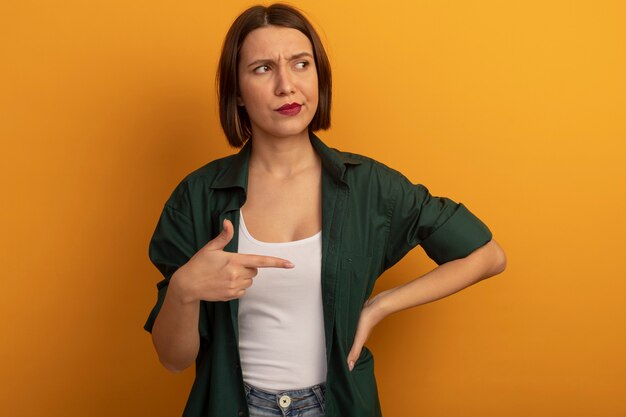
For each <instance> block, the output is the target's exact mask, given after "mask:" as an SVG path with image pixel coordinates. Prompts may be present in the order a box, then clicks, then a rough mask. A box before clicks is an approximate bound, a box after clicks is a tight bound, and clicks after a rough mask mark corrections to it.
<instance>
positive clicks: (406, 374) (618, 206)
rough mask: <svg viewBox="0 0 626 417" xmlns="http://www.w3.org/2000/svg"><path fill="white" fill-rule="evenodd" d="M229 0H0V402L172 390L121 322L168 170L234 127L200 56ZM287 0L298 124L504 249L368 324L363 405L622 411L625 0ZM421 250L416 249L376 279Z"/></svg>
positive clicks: (169, 179) (162, 396)
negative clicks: (469, 276)
mask: <svg viewBox="0 0 626 417" xmlns="http://www.w3.org/2000/svg"><path fill="white" fill-rule="evenodd" d="M251 4H253V3H251V2H248V1H230V2H219V3H218V2H200V1H187V2H169V1H151V2H148V1H134V2H126V1H120V0H111V1H108V2H85V1H76V0H72V1H65V2H52V1H37V2H35V1H20V2H4V3H3V5H2V6H0V19H1V21H0V72H1V74H0V82H1V83H2V86H1V88H0V117H1V118H2V122H1V123H0V137H1V139H2V155H3V158H2V164H0V169H1V170H2V175H1V178H2V194H3V196H4V197H3V201H4V203H2V210H3V214H2V216H1V220H0V222H1V224H0V227H1V230H2V233H1V235H2V239H1V242H2V243H1V245H2V246H1V247H0V250H1V252H0V253H1V254H2V261H1V262H2V263H1V264H2V267H3V274H2V276H3V278H2V283H3V284H2V301H1V302H0V317H2V320H1V321H0V334H1V335H2V340H3V342H2V343H1V345H0V357H1V358H2V366H1V367H0V369H1V370H0V373H1V374H0V377H1V379H0V381H1V382H0V384H2V386H1V389H0V404H1V406H0V407H1V408H2V414H3V415H7V416H9V415H10V416H59V417H61V416H85V415H86V416H175V415H180V413H181V411H182V408H183V406H184V403H185V401H186V398H187V394H188V392H189V387H190V384H191V381H192V378H193V370H191V369H190V370H188V371H186V372H184V373H182V374H180V375H172V374H169V373H168V372H167V371H166V370H165V369H164V368H162V367H161V365H160V364H159V362H158V360H157V357H156V354H155V352H154V350H153V347H152V343H151V340H150V337H149V334H148V333H146V332H144V331H143V330H142V325H143V323H144V321H145V318H146V316H147V314H148V312H149V310H150V308H151V307H152V305H153V303H154V301H155V299H156V288H155V284H156V282H157V281H158V280H159V279H160V275H159V274H158V271H157V270H156V269H155V268H154V267H153V266H152V265H151V264H150V263H149V261H148V258H147V245H148V240H149V238H150V236H151V234H152V231H153V230H154V227H155V225H156V221H157V218H158V215H159V213H160V211H161V209H162V206H163V203H164V202H165V199H166V198H167V197H168V196H169V194H170V192H171V191H172V189H173V187H174V186H175V185H176V184H177V183H178V181H180V179H181V178H182V177H183V176H184V175H186V174H187V173H188V172H190V171H192V170H193V169H195V168H197V167H199V166H200V165H203V164H204V163H206V162H208V161H209V160H212V159H214V158H216V157H219V156H223V155H226V154H228V153H230V152H232V150H231V149H229V148H228V147H227V145H226V143H225V140H224V138H223V134H222V132H221V130H220V127H219V123H218V119H217V112H216V99H215V91H214V87H213V80H214V75H215V69H216V64H217V58H218V54H219V50H220V47H221V43H222V40H223V37H224V34H225V33H226V30H227V28H228V26H229V25H230V23H231V22H232V21H233V19H234V18H235V17H236V15H237V14H238V13H240V12H241V11H242V10H243V9H244V8H245V7H246V6H248V5H251ZM297 5H298V6H300V7H301V8H303V9H304V10H305V11H306V12H307V14H308V16H309V17H310V18H311V19H312V21H313V22H314V23H315V24H316V25H317V27H318V28H320V31H321V32H322V37H323V38H324V40H325V42H326V45H327V49H328V52H329V55H330V59H331V62H332V65H333V70H334V82H335V83H334V84H335V88H334V98H335V100H334V108H333V128H332V129H331V130H330V131H327V132H319V135H320V136H321V137H322V138H323V139H324V140H325V141H326V142H327V143H329V144H330V145H332V146H334V147H337V148H340V149H343V150H349V151H353V152H358V153H363V154H366V155H369V156H371V157H374V158H376V159H378V160H380V161H382V162H384V163H386V164H388V165H390V166H392V167H394V168H396V169H398V170H400V171H402V172H403V173H404V174H406V175H407V176H408V177H409V178H411V179H412V180H413V181H415V182H421V183H424V184H425V185H427V186H428V187H429V189H430V190H431V192H432V193H433V194H435V195H444V196H448V197H450V198H453V199H454V200H456V201H461V202H463V203H465V204H466V205H467V206H468V207H469V208H470V210H472V211H473V212H474V213H476V214H477V215H478V216H479V217H480V218H481V219H483V220H484V221H485V222H486V223H487V224H488V225H489V226H490V228H491V230H492V231H493V233H494V236H495V238H496V240H498V241H499V242H500V244H501V245H502V246H503V247H504V248H505V250H506V252H507V255H508V269H507V270H506V271H505V273H504V274H502V275H500V276H498V277H495V278H492V279H491V280H487V281H485V282H482V283H480V284H478V285H476V286H474V287H471V288H470V289H468V290H466V291H464V292H461V293H459V294H456V295H453V296H451V297H449V298H446V299H444V300H441V301H438V302H435V303H432V304H428V305H425V306H421V307H418V308H415V309H412V310H410V311H405V312H402V313H398V314H397V315H395V316H393V317H390V318H388V319H387V320H386V321H384V322H383V323H381V324H380V325H379V326H378V327H377V328H376V330H375V333H374V334H373V335H372V337H371V339H370V341H369V343H368V345H369V346H370V347H371V349H372V350H373V351H374V354H375V357H376V371H377V376H378V382H379V388H380V394H381V401H382V407H383V412H384V413H385V415H386V416H390V417H393V416H405V415H406V416H430V417H450V416H462V417H474V416H475V417H479V416H480V417H502V416H507V417H517V416H519V417H527V416H533V417H540V416H550V417H561V416H562V417H576V416H580V417H590V416H593V417H597V416H606V417H615V416H626V402H624V401H623V398H624V395H625V394H626V384H625V383H624V381H625V380H626V361H625V360H624V352H626V333H625V332H624V329H626V314H625V313H626V311H625V307H624V305H625V301H626V300H625V298H626V297H625V294H626V291H625V290H626V274H624V271H623V267H622V264H620V262H621V260H623V256H624V255H623V250H624V249H625V247H626V246H625V245H624V236H626V224H625V221H624V218H625V217H624V212H625V211H626V195H625V194H626V193H625V190H626V187H625V185H626V169H625V164H626V158H625V157H626V152H625V145H624V140H625V139H626V122H625V116H626V81H625V79H624V74H626V47H625V46H624V45H625V44H626V43H625V41H626V25H625V24H624V16H626V6H625V4H624V2H621V1H618V0H615V1H608V0H604V1H594V2H591V1H589V2H580V1H571V0H568V1H565V0H563V1H537V0H531V1H525V2H503V1H499V0H492V1H458V2H449V1H440V2H435V1H425V0H419V1H396V2H393V3H389V4H388V5H386V6H381V5H380V3H379V2H371V4H370V3H367V2H357V1H353V0H352V1H343V2H335V1H327V0H325V1H320V0H310V1H299V2H297ZM432 267H434V263H432V262H431V261H430V260H429V259H428V258H427V257H425V255H424V254H423V252H422V251H421V249H418V250H416V251H414V252H413V253H411V254H410V255H409V256H408V257H407V258H405V259H404V260H403V261H402V262H401V263H400V264H399V265H398V266H397V267H395V268H394V269H393V270H391V271H389V272H388V273H386V274H385V275H384V277H383V278H381V280H380V281H379V285H378V287H377V290H381V289H386V288H389V287H392V286H395V285H398V284H400V283H402V282H405V281H406V280H407V279H410V278H413V277H416V276H419V275H421V274H423V273H425V272H426V271H428V270H429V269H431V268H432ZM407 410H408V411H407ZM219 417H222V416H219Z"/></svg>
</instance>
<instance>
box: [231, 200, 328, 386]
mask: <svg viewBox="0 0 626 417" xmlns="http://www.w3.org/2000/svg"><path fill="white" fill-rule="evenodd" d="M239 253H249V254H256V255H268V256H276V257H279V258H283V259H287V260H289V261H291V263H293V264H294V265H295V267H294V268H292V269H281V268H259V270H258V271H259V273H258V275H257V276H256V277H255V278H253V280H254V281H253V284H252V286H251V287H250V288H248V289H247V290H246V293H245V295H244V296H243V297H241V298H240V299H239V354H240V358H241V369H242V372H243V379H244V381H245V382H246V383H248V384H250V385H252V386H255V387H258V388H262V389H265V390H271V391H280V390H294V389H299V388H305V387H310V386H313V385H317V384H319V383H321V382H324V381H325V380H326V347H325V336H324V313H323V310H322V286H321V264H322V232H321V231H320V232H318V233H316V234H315V235H313V236H310V237H308V238H305V239H301V240H296V241H293V242H280V243H269V242H261V241H258V240H256V239H255V238H254V237H252V236H251V235H250V233H249V232H248V229H247V228H246V224H245V222H244V218H243V214H241V212H240V222H239Z"/></svg>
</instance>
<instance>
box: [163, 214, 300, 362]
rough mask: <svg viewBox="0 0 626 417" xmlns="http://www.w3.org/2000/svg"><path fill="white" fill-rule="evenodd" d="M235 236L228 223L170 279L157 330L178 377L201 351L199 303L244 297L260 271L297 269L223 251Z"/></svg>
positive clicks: (276, 261) (270, 259) (266, 258)
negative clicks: (266, 269)
mask: <svg viewBox="0 0 626 417" xmlns="http://www.w3.org/2000/svg"><path fill="white" fill-rule="evenodd" d="M233 235H234V228H233V224H232V223H231V222H230V221H229V220H224V229H223V230H222V232H221V233H220V234H219V235H218V236H217V237H216V238H215V239H213V240H211V241H210V242H209V243H207V244H206V245H205V246H204V247H202V248H201V249H200V250H199V251H198V252H196V254H195V255H193V256H192V257H191V259H190V260H189V261H188V262H187V263H186V264H184V265H183V266H181V267H180V268H179V269H178V270H177V271H176V272H175V273H174V274H173V275H172V277H171V279H170V283H169V285H168V290H167V293H166V295H165V300H164V301H163V306H162V307H161V310H160V311H159V314H158V316H157V318H156V320H155V322H154V326H153V328H152V342H153V344H154V348H155V349H156V351H157V354H158V355H159V360H160V361H161V363H162V364H163V366H165V367H166V368H167V369H169V370H170V371H172V372H175V373H178V372H181V371H183V370H184V369H186V368H188V367H189V366H191V365H192V364H193V363H194V361H195V359H196V357H197V355H198V349H199V348H200V335H199V333H198V319H199V314H200V301H202V300H204V301H229V300H233V299H235V298H239V297H241V296H243V295H244V294H245V292H246V289H247V288H249V287H250V286H251V285H252V280H253V278H254V277H255V276H256V275H257V272H258V268H293V264H292V263H291V262H289V261H287V260H285V259H280V258H274V257H272V256H259V255H249V254H240V253H230V252H224V250H223V249H224V247H225V246H226V245H227V244H228V242H230V240H231V239H232V238H233Z"/></svg>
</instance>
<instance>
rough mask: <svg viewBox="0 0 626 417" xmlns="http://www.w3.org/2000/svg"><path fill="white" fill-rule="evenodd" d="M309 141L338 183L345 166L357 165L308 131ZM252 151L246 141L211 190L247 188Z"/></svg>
mask: <svg viewBox="0 0 626 417" xmlns="http://www.w3.org/2000/svg"><path fill="white" fill-rule="evenodd" d="M309 139H310V140H311V144H312V145H313V148H315V150H316V151H317V153H318V154H319V156H320V158H321V159H322V165H323V167H324V169H326V170H327V171H328V172H329V173H330V175H331V176H332V177H334V178H335V179H336V180H338V181H343V176H344V174H345V172H346V165H358V164H360V163H361V161H359V160H358V159H355V158H352V157H350V156H349V155H348V154H345V153H343V152H339V151H338V150H336V149H332V148H329V147H328V146H326V144H324V142H322V141H321V140H320V139H319V138H318V137H317V136H316V135H315V134H314V133H313V132H310V131H309ZM251 151H252V141H251V140H248V141H247V142H246V143H245V145H244V146H243V147H242V148H241V150H240V151H239V152H238V153H237V154H235V155H233V157H232V158H233V159H232V163H231V164H230V165H228V166H227V168H226V169H225V170H224V171H223V173H222V175H221V176H219V177H218V178H217V179H216V180H215V182H214V183H213V185H212V186H211V188H217V189H221V188H233V187H238V188H241V189H243V190H246V189H247V188H248V163H249V161H250V153H251Z"/></svg>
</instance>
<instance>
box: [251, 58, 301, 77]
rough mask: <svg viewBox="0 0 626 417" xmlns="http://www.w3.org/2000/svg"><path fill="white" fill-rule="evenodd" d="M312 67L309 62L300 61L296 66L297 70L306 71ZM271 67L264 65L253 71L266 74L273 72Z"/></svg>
mask: <svg viewBox="0 0 626 417" xmlns="http://www.w3.org/2000/svg"><path fill="white" fill-rule="evenodd" d="M309 65H310V62H309V61H298V62H296V63H295V64H294V67H295V69H298V70H304V69H306V68H307V67H308V66H309ZM271 68H272V67H271V65H268V64H263V65H259V66H258V67H256V68H255V69H254V70H253V71H254V72H255V73H256V74H265V73H267V72H269V71H270V70H271Z"/></svg>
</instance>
